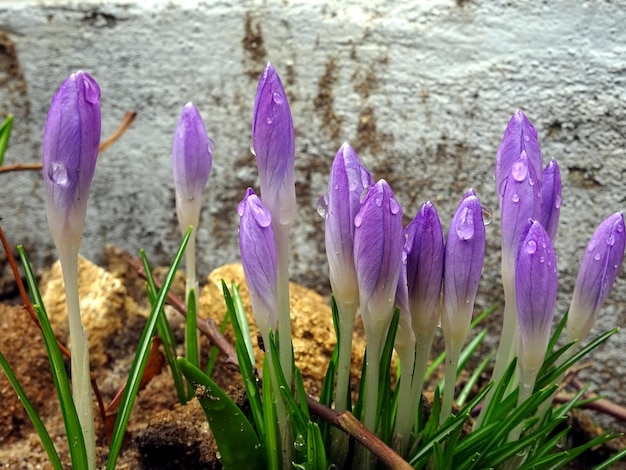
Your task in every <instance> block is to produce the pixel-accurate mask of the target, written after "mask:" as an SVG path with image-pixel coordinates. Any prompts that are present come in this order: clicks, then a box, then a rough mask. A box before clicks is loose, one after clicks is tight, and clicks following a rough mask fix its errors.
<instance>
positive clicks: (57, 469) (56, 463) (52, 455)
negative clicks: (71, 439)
mask: <svg viewBox="0 0 626 470" xmlns="http://www.w3.org/2000/svg"><path fill="white" fill-rule="evenodd" d="M0 367H2V370H4V373H5V374H6V376H7V379H9V383H10V384H11V386H12V387H13V390H15V393H16V394H17V396H18V397H19V399H20V402H21V403H22V406H23V407H24V409H25V410H26V414H27V415H28V417H29V418H30V420H31V422H32V423H33V426H34V427H35V431H37V435H38V436H39V439H41V444H42V445H43V448H44V449H45V451H46V454H48V460H50V464H51V465H52V467H53V468H54V470H63V465H62V464H61V459H60V458H59V454H58V453H57V450H56V449H55V447H54V444H53V442H52V439H50V435H49V434H48V431H47V429H46V427H45V426H44V424H43V421H41V418H40V417H39V413H37V410H36V409H35V407H34V406H33V404H32V403H31V401H30V400H29V399H28V397H27V396H26V392H24V389H23V388H22V386H21V385H20V383H19V381H18V380H17V377H16V376H15V374H14V373H13V370H12V369H11V366H10V365H9V363H8V362H7V360H6V358H5V357H4V355H3V354H2V353H1V352H0Z"/></svg>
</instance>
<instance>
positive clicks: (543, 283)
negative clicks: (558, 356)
mask: <svg viewBox="0 0 626 470" xmlns="http://www.w3.org/2000/svg"><path fill="white" fill-rule="evenodd" d="M557 284H558V282H557V269H556V255H555V253H554V248H553V247H552V242H551V241H550V237H549V236H548V233H547V232H546V230H545V229H544V228H543V226H542V225H541V224H540V223H539V222H537V221H533V220H529V221H527V225H526V228H525V229H524V232H523V233H522V237H521V239H520V243H519V249H518V251H517V259H516V261H515V292H516V301H517V319H518V325H519V329H518V356H519V363H518V364H519V367H520V368H521V369H522V371H523V373H524V375H525V376H528V377H534V376H535V375H536V373H537V372H538V371H539V368H540V367H541V364H542V363H543V360H544V357H545V354H546V348H547V347H548V341H549V339H550V328H551V327H552V319H553V318H554V309H555V306H556V294H557ZM533 381H534V379H533Z"/></svg>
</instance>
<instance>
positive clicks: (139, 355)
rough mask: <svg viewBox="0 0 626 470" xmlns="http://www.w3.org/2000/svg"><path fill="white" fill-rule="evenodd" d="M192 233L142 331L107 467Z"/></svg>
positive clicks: (116, 448) (114, 458) (115, 452)
mask: <svg viewBox="0 0 626 470" xmlns="http://www.w3.org/2000/svg"><path fill="white" fill-rule="evenodd" d="M190 236H191V229H189V230H187V233H185V236H184V237H183V241H182V242H181V244H180V247H179V248H178V252H177V253H176V256H175V257H174V261H173V263H172V265H171V266H170V269H169V270H168V271H167V274H166V276H165V279H164V280H163V286H162V287H161V290H159V295H158V298H157V300H156V302H155V304H154V306H153V307H152V311H151V312H150V316H149V317H148V321H147V323H146V326H145V327H144V330H143V333H142V334H141V338H140V340H139V345H138V346H137V352H136V353H135V358H134V359H133V364H132V366H131V368H130V372H129V374H128V380H127V382H126V387H125V389H124V395H123V396H122V402H121V403H120V408H119V411H118V413H117V419H116V421H115V427H114V428H113V436H112V438H111V445H110V447H109V457H108V459H107V466H106V469H107V470H113V469H114V468H115V465H116V463H117V458H118V456H119V453H120V449H121V448H122V441H123V439H124V434H125V433H126V426H128V421H129V420H130V413H131V411H132V408H133V405H134V403H135V398H136V397H137V392H138V390H139V384H140V382H141V376H142V375H143V371H144V369H145V368H146V362H147V361H148V353H149V352H150V345H151V343H152V336H153V335H154V331H155V329H156V325H157V322H158V319H159V316H161V314H162V311H163V307H164V306H165V301H166V299H167V294H168V292H169V290H170V288H171V287H172V283H173V282H174V276H175V275H176V271H177V270H178V267H179V266H180V263H181V260H182V258H183V254H184V253H185V248H186V247H187V242H188V241H189V237H190ZM74 468H86V467H74Z"/></svg>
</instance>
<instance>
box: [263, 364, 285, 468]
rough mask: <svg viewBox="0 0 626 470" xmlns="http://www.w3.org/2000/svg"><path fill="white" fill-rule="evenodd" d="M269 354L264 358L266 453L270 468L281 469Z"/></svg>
mask: <svg viewBox="0 0 626 470" xmlns="http://www.w3.org/2000/svg"><path fill="white" fill-rule="evenodd" d="M270 376H271V374H270V367H269V361H268V359H267V355H266V356H265V357H264V358H263V378H262V380H263V420H264V423H265V434H264V435H263V436H264V437H265V455H266V458H267V466H268V469H269V470H280V463H279V462H280V461H281V458H280V455H279V453H280V446H279V445H278V416H276V407H275V406H274V402H275V399H274V393H275V392H274V390H273V387H272V379H271V378H270Z"/></svg>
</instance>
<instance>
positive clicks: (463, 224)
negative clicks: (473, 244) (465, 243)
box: [456, 207, 474, 240]
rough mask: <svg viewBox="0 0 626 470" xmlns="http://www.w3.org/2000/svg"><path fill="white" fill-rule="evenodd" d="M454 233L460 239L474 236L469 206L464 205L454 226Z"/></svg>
mask: <svg viewBox="0 0 626 470" xmlns="http://www.w3.org/2000/svg"><path fill="white" fill-rule="evenodd" d="M456 234H457V236H458V237H459V238H460V239H461V240H469V239H471V238H472V237H473V236H474V218H473V217H472V210H471V209H470V208H469V207H465V208H464V209H463V212H461V220H460V221H459V224H458V225H457V227H456Z"/></svg>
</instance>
